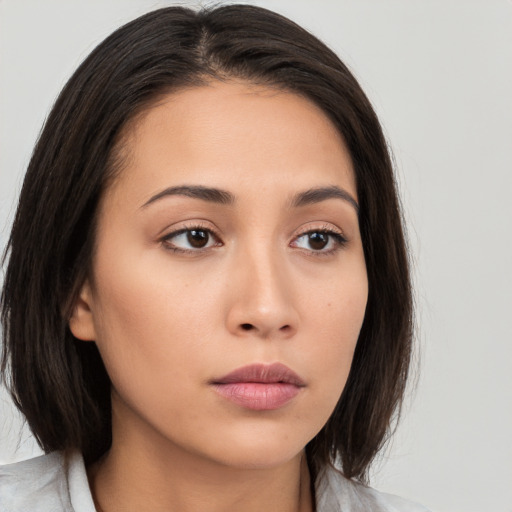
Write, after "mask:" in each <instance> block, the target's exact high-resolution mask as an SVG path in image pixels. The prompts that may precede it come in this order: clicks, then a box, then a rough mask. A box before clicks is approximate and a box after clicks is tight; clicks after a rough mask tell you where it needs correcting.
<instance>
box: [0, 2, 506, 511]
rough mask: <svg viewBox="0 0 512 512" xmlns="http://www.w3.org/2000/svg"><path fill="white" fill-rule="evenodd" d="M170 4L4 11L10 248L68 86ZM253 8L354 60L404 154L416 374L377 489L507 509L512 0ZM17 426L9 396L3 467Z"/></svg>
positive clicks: (31, 448)
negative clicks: (25, 188)
mask: <svg viewBox="0 0 512 512" xmlns="http://www.w3.org/2000/svg"><path fill="white" fill-rule="evenodd" d="M172 3H173V2H170V1H168V2H162V1H160V2H155V1H144V0H109V1H108V2H107V1H91V0H89V1H87V2H85V1H82V2H78V1H70V0H44V1H41V0H34V1H28V0H0V236H1V240H0V246H1V247H3V246H4V245H5V242H6V238H7V236H8V229H9V224H10V221H11V218H12V213H13V209H14V205H15V202H16V197H17V194H18V192H19V188H20V185H21V181H22V176H23V173H24V169H25V167H26V165H27V162H28V159H29V155H30V152H31V149H32V147H33V144H34V142H35V139H36V137H37V134H38V132H39V130H40V127H41V124H42V122H43V121H44V119H45V116H46V114H47V112H48V110H49V108H50V106H51V105H52V103H53V100H54V99H55V97H56V95H57V94H58V92H59V90H60V89H61V87H62V86H63V84H64V82H65V80H66V79H67V78H68V77H69V75H70V74H71V73H72V71H73V70H74V69H75V68H76V66H77V65H78V63H79V62H80V61H81V60H82V59H83V58H84V57H85V56H86V55H87V54H88V53H89V52H90V51H91V50H92V49H93V47H94V46H95V45H96V44H97V43H99V42H100V41H101V40H102V39H103V38H104V37H105V36H107V35H108V34H109V33H110V32H111V31H112V30H113V29H115V28H117V27H118V26H119V25H121V24H122V23H124V22H126V21H128V20H130V19H132V18H134V17H135V16H137V15H139V14H142V13H143V12H146V11H148V10H151V9H153V8H156V7H161V6H165V5H171V4H172ZM180 3H181V4H183V5H187V4H189V5H198V3H199V2H189V3H187V2H180ZM254 3H257V4H260V5H263V6H266V7H269V8H271V9H274V10H277V11H279V12H281V13H283V14H285V15H287V16H289V17H291V18H292V19H294V20H295V21H297V22H299V23H300V24H302V25H304V26H305V27H307V28H309V29H310V30H311V31H312V32H314V33H315V34H316V35H318V36H320V37H321V38H322V39H323V40H324V41H325V42H327V43H328V44H329V45H330V46H331V47H332V48H333V49H334V50H335V51H336V52H337V53H338V54H339V55H340V56H341V57H342V59H344V60H345V62H346V63H347V64H348V65H349V66H350V67H351V69H352V70H353V71H354V73H355V74H356V76H357V77H358V78H359V80H360V82H361V84H362V85H363V87H364V88H365V90H366V91H367V93H368V95H369V97H370V98H371V100H372V101H373V103H374V105H375V107H376V109H377V112H378V114H379V115H380V118H381V120H382V122H383V124H384V127H385V130H386V133H387V135H388V137H389V140H390V142H391V145H392V147H393V149H394V153H395V157H396V164H397V170H398V175H399V181H400V186H401V190H402V195H403V201H404V207H405V211H406V215H407V218H408V223H409V232H410V238H411V247H412V250H413V253H414V259H415V279H416V297H417V305H418V327H419V330H418V351H417V355H416V356H417V357H416V358H417V360H418V361H419V366H420V368H421V373H420V377H419V378H418V384H417V389H416V392H415V393H414V396H413V393H412V391H413V390H412V387H411V389H410V395H411V396H413V398H412V399H410V400H409V402H408V407H407V409H406V413H405V417H404V418H403V421H402V423H401V426H400V428H399V430H398V433H397V435H396V437H395V439H394V441H393V442H392V444H391V445H390V446H389V448H388V450H387V451H386V452H385V453H384V454H383V456H382V457H381V458H380V463H379V464H378V465H377V466H376V468H375V471H374V478H373V480H372V483H373V485H374V486H375V487H377V488H379V489H381V490H386V491H388V492H393V493H396V494H400V495H403V496H406V497H409V498H413V499H414V500H416V501H419V502H422V503H424V504H425V505H427V506H429V507H430V508H432V509H433V510H437V511H438V512H455V511H461V512H462V511H464V512H483V511H486V512H487V511H493V512H511V511H512V440H511V437H512V411H511V409H512V368H511V366H512V364H511V361H512V328H511V320H510V318H511V316H512V292H511V290H512V271H511V264H512V258H511V253H512V221H511V219H512V207H511V191H512V156H511V155H512V2H511V1H510V0H480V1H468V0H459V1H456V0H436V1H433V0H430V1H426V0H425V1H420V0H384V1H380V0H374V1H369V0H359V1H356V0H332V1H311V0H310V1H304V0H303V1H298V0H295V1H293V0H272V1H257V2H254ZM48 293H51V290H49V291H48ZM19 429H20V419H19V417H18V416H17V415H16V414H15V413H14V411H13V410H12V407H11V405H10V402H9V401H8V399H7V397H6V396H5V393H4V394H2V395H0V440H1V447H0V463H2V462H8V461H14V460H19V459H23V458H27V457H29V456H31V455H32V454H34V453H36V452H38V450H37V448H36V446H35V444H34V442H33V440H32V439H31V438H30V436H29V434H28V432H27V430H23V431H22V434H21V442H20V443H18V440H19V435H20V434H19Z"/></svg>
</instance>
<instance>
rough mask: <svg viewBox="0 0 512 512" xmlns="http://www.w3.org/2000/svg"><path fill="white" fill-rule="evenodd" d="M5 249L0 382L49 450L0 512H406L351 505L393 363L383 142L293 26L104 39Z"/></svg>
mask: <svg viewBox="0 0 512 512" xmlns="http://www.w3.org/2000/svg"><path fill="white" fill-rule="evenodd" d="M8 250H9V263H8V267H7V272H6V278H5V285H4V290H3V297H2V313H3V316H2V319H3V327H4V333H5V351H4V354H3V370H4V372H5V371H6V369H7V365H10V367H11V374H10V386H11V389H12V392H13V396H14V399H15V401H16V404H17V405H18V407H19V408H20V410H21V411H22V412H23V414H24V415H25V416H26V418H27V420H28V423H29V425H30V427H31V430H32V432H33V433H34V435H35V436H36V438H37V440H38V441H39V443H40V445H41V447H42V448H43V449H44V450H45V452H46V453H47V455H45V456H43V457H40V458H37V459H33V460H31V461H26V462H22V463H18V464H14V465H10V466H5V467H3V468H2V469H1V472H0V488H1V489H2V493H1V495H2V498H1V499H2V500H3V502H2V501H0V505H2V507H1V508H2V510H4V509H5V510H74V511H76V512H86V511H87V512H92V511H94V510H98V511H104V512H109V511H115V510H123V511H130V510H137V511H144V510H152V511H158V510H173V511H174V510H175V511H180V510H223V511H229V510H244V511H251V510H279V511H297V510H300V511H312V510H317V511H330V510H343V511H359V510H376V511H391V510H424V509H423V508H421V507H418V506H416V505H413V504H411V503H408V502H405V501H403V500H401V499H400V498H396V497H392V496H388V495H383V494H379V493H378V492H376V491H374V490H372V489H371V488H369V487H366V486H365V485H364V483H365V482H366V481H367V475H368V469H369V466H370V463H371V461H372V460H373V458H374V457H375V455H376V453H377V452H378V450H379V449H380V448H381V446H382V444H383V442H384V441H385V439H386V436H387V434H388V431H389V427H390V421H391V419H392V417H393V414H394V413H396V412H397V409H398V410H399V406H400V402H401V399H402V395H403V391H404V387H405V382H406V377H407V372H408V365H409V358H410V352H411V316H412V306H411V290H410V281H409V275H408V262H407V253H406V247H405V242H404V236H403V231H402V225H401V217H400V211H399V208H398V200H397V195H396V191H395V185H394V178H393V172H392V167H391V163H390V159H389V155H388V152H387V148H386V143H385V140H384V137H383V135H382V131H381V128H380V125H379V123H378V120H377V119H376V117H375V114H374V112H373V110H372V107H371V105H370V104H369V102H368V100H367V98H366V97H365V95H364V93H363V92H362V90H361V89H360V87H359V85H358V84H357V82H356V81H355V79H354V78H353V76H352V75H351V74H350V72H349V71H348V70H347V68H346V67H345V66H344V65H343V64H342V63H341V62H340V60H339V59H338V58H337V57H336V56H335V55H334V54H333V53H332V52H331V51H330V50H329V49H327V48H326V47H325V45H323V44H322V43H321V42H319V41H318V40H317V39H316V38H314V37H313V36H311V35H310V34H308V33H307V32H305V31H304V30H303V29H301V28H300V27H298V26H297V25H295V24H294V23H292V22H290V21H289V20H286V19H285V18H283V17H281V16H279V15H277V14H274V13H272V12H270V11H267V10H264V9H261V8H256V7H251V6H225V7H219V8H216V9H206V10H202V11H200V12H194V11H192V10H189V9H184V8H176V7H171V8H166V9H161V10H158V11H155V12H152V13H149V14H147V15H145V16H142V17H141V18H139V19H137V20H135V21H133V22H131V23H129V24H127V25H126V26H124V27H122V28H121V29H119V30H118V31H116V32H115V33H114V34H112V35H111V36H110V37H109V38H107V39H106V40H105V41H104V42H103V43H102V44H100V45H99V46H98V47H97V48H96V49H95V50H94V51H93V52H92V54H91V55H90V56H89V57H88V58H87V59H86V60H85V61H84V63H83V64H82V65H81V66H80V67H79V69H78V70H77V71H76V73H75V74H74V75H73V77H72V78H71V79H70V81H69V82H68V84H67V85H66V87H65V88H64V90H63V91H62V93H61V95H60V97H59V98H58V100H57V102H56V104H55V106H54V108H53V110H52V112H51V114H50V116H49V118H48V121H47V123H46V126H45V128H44V130H43V132H42V134H41V137H40V139H39V141H38V143H37V146H36V148H35V150H34V154H33V157H32V160H31V163H30V165H29V169H28V171H27V175H26V178H25V183H24V186H23V190H22V194H21V197H20V203H19V207H18V211H17V214H16V218H15V221H14V225H13V229H12V233H11V238H10V241H9V246H8ZM336 468H337V469H336Z"/></svg>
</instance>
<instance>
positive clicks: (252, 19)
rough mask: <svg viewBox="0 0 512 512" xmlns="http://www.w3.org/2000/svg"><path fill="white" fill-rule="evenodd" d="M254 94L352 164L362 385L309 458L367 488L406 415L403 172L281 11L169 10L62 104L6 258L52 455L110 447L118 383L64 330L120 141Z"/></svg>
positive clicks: (10, 339)
mask: <svg viewBox="0 0 512 512" xmlns="http://www.w3.org/2000/svg"><path fill="white" fill-rule="evenodd" d="M233 78H235V79H243V80H246V81H250V82H254V83H259V84H267V85H269V86H272V87H278V88H281V89H284V90H288V91H292V92H295V93H298V94H301V95H303V96H305V97H307V98H309V99H310V100H312V101H313V102H314V103H316V104H317V105H318V106H319V107H320V108H321V109H322V110H323V111H324V112H325V114H326V115H327V116H328V117H329V118H330V119H331V120H332V121H333V122H334V124H335V125H336V127H337V128H338V130H339V132H340V133H341V134H342V136H343V138H344V140H345V142H346V144H347V147H348V149H349V151H350V155H351V158H352V162H353V166H354V169H355V174H356V181H357V195H358V198H359V203H360V212H359V223H360V230H361V235H362V240H363V247H364V254H365V258H366V265H367V272H368V280H369V297H368V303H367V308H366V314H365V318H364V322H363V326H362V330H361V333H360V337H359V340H358V343H357V347H356V351H355V355H354V360H353V363H352V368H351V372H350V375H349V378H348V381H347V384H346V387H345V389H344V391H343V394H342V396H341V398H340V400H339V403H338V404H337V406H336V408H335V410H334V412H333V414H332V416H331V418H330V419H329V421H328V422H327V424H326V425H325V426H324V428H323V429H322V430H321V431H320V433H319V434H318V435H317V436H316V437H315V438H314V439H313V440H312V441H311V442H310V443H309V444H308V446H307V453H308V458H309V462H310V465H311V467H312V468H313V469H314V470H315V471H318V470H319V469H320V468H321V467H322V466H324V465H326V464H329V463H331V462H332V461H333V460H335V459H336V460H338V461H340V462H341V464H342V466H343V471H344V474H345V475H346V476H347V477H349V478H357V479H360V480H365V478H366V477H367V472H368V468H369V465H370V462H371V461H372V460H373V458H374V457H375V455H376V453H377V452H378V450H379V449H380V448H381V446H382V444H383V442H384V441H385V439H386V437H387V435H388V433H389V429H390V425H391V423H392V419H393V415H394V414H395V413H397V411H399V406H400V404H401V401H402V397H403V393H404V387H405V382H406V378H407V373H408V367H409V360H410V352H411V334H412V333H411V330H412V328H411V326H412V321H411V317H412V300H411V287H410V278H409V267H408V258H407V251H406V244H405V240H404V234H403V227H402V220H401V215H400V209H399V203H398V199H397V192H396V185H395V181H394V175H393V169H392V164H391V161H390V157H389V154H388V149H387V145H386V141H385V139H384V137H383V134H382V130H381V127H380V125H379V122H378V120H377V117H376V115H375V113H374V111H373V109H372V107H371V105H370V103H369V101H368V99H367V98H366V96H365V95H364V93H363V91H362V90H361V88H360V86H359V85H358V83H357V81H356V80H355V78H354V77H353V76H352V74H351V73H350V72H349V70H348V69H347V67H346V66H345V65H344V64H343V63H342V62H341V61H340V60H339V58H338V57H337V56H336V55H335V54H334V53H333V52H332V51H331V50H329V49H328V48H327V47H326V46H325V45H324V44H323V43H322V42H320V41H319V40H318V39H316V38H315V37H314V36H312V35H311V34H309V33H308V32H307V31H305V30H304V29H302V28H300V27H299V26H297V25H296V24H294V23H293V22H291V21H289V20H287V19H286V18H284V17H282V16H280V15H278V14H275V13H273V12H271V11H268V10H265V9H262V8H258V7H253V6H248V5H231V6H221V7H218V8H213V9H203V10H200V11H198V12H196V11H193V10H190V9H186V8H181V7H169V8H165V9H160V10H157V11H154V12H150V13H148V14H146V15H144V16H142V17H140V18H138V19H136V20H134V21H132V22H130V23H128V24H127V25H125V26H123V27H122V28H120V29H119V30H117V31H116V32H114V33H113V34H112V35H111V36H109V37H108V38H107V39H106V40H105V41H104V42H102V43H101V44H100V45H99V46H98V47H97V48H96V49H95V50H94V51H93V52H92V53H91V54H90V55H89V56H88V57H87V59H86V60H85V61H84V62H83V63H82V64H81V65H80V67H79V68H78V70H77V71H76V72H75V73H74V75H73V76H72V77H71V79H70V80H69V81H68V83H67V84H66V86H65V87H64V89H63V91H62V92H61V94H60V96H59V97H58V99H57V101H56V103H55V105H54V107H53V109H52V111H51V113H50V115H49V117H48V120H47V122H46V124H45V126H44V129H43V131H42V133H41V135H40V138H39V140H38V142H37V145H36V147H35V149H34V153H33V155H32V159H31V161H30V164H29V167H28V170H27V174H26V177H25V181H24V184H23V189H22V192H21V196H20V200H19V206H18V209H17V212H16V216H15V220H14V225H13V228H12V232H11V236H10V239H9V242H8V246H7V250H6V254H5V258H6V259H7V258H8V265H7V269H6V274H5V283H4V288H3V292H2V325H3V329H4V337H5V343H4V350H3V357H2V370H3V373H4V379H5V380H6V381H7V384H8V385H9V386H10V389H11V392H12V395H13V398H14V401H15V403H16V405H17V406H18V407H19V409H20V410H21V411H22V412H23V414H24V415H25V417H26V418H27V420H28V424H29V425H30V428H31V430H32V432H33V433H34V435H35V437H36V439H37V440H38V442H39V444H40V445H41V447H42V448H43V449H44V450H45V451H47V452H49V451H52V450H71V449H79V450H81V451H82V453H83V454H84V457H85V460H86V463H90V462H93V461H95V460H96V459H97V458H98V457H99V456H101V455H102V454H103V453H104V452H105V451H106V450H108V448H109V446H110V443H111V424H110V413H111V411H110V381H109V378H108V375H107V373H106V371H105V368H104V366H103V363H102V361H101V358H100V357H99V354H98V351H97V349H96V347H95V345H94V343H83V342H80V341H79V340H76V339H75V338H74V337H73V335H72V334H71V332H70V330H69V328H68V320H69V316H70V312H71V308H72V304H73V303H74V301H75V299H76V297H77V293H78V290H79V289H80V287H81V285H82V284H83V282H84V279H85V278H86V277H87V274H88V272H89V270H90V265H91V254H92V248H93V244H94V235H95V219H96V212H97V205H98V201H99V199H100V197H101V195H102V193H103V191H104V190H105V187H106V186H107V184H108V180H109V179H111V178H112V175H113V173H115V172H117V171H118V170H119V169H118V166H117V165H116V159H115V155H116V151H115V150H116V149H117V148H118V147H119V143H120V135H121V132H122V129H123V127H125V126H126V125H127V123H128V122H129V121H130V120H132V119H134V117H135V116H136V115H137V114H138V113H139V112H142V111H144V109H146V108H148V106H149V105H150V104H151V102H154V101H155V100H156V99H157V98H158V97H160V96H161V95H162V94H166V93H169V92H172V91H174V90H177V89H179V88H184V87H192V86H197V85H200V84H202V83H206V82H207V81H210V80H229V79H233Z"/></svg>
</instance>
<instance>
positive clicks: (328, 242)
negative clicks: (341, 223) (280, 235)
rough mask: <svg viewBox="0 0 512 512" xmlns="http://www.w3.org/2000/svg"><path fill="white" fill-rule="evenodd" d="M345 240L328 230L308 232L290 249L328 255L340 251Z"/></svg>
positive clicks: (295, 241)
mask: <svg viewBox="0 0 512 512" xmlns="http://www.w3.org/2000/svg"><path fill="white" fill-rule="evenodd" d="M346 243H347V240H346V238H345V237H344V236H342V235H341V234H340V233H336V232H335V231H330V230H322V231H308V232H307V233H303V234H302V235H300V236H299V237H297V238H296V239H295V240H294V241H293V242H292V244H291V245H292V247H297V248H299V249H306V250H308V251H310V252H311V253H317V254H329V253H333V252H336V250H337V249H341V247H343V246H344V245H345V244H346Z"/></svg>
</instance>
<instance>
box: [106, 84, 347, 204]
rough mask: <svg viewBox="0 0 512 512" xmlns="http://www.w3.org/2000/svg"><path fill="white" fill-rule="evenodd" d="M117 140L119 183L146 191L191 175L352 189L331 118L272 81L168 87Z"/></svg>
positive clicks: (224, 182)
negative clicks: (121, 139) (120, 158)
mask: <svg viewBox="0 0 512 512" xmlns="http://www.w3.org/2000/svg"><path fill="white" fill-rule="evenodd" d="M122 146H123V152H124V153H125V155H124V156H125V158H124V161H125V162H126V165H125V166H124V168H123V170H122V172H121V176H120V178H121V180H120V181H121V184H122V183H123V182H125V183H126V182H130V183H131V184H132V185H133V186H134V187H135V188H136V189H137V190H138V192H139V193H140V194H141V195H142V194H144V193H145V194H147V195H148V197H149V195H150V194H151V193H154V192H155V191H156V190H157V189H158V188H159V187H166V186H169V185H172V184H185V183H191V182H194V183H200V184H201V185H205V186H216V187H221V188H225V189H231V188H232V187H237V186H238V187H242V188H243V186H244V185H245V186H246V187H248V188H250V189H252V188H254V187H259V189H260V190H264V189H265V188H266V187H268V186H270V185H271V186H277V185H279V186H281V187H283V188H286V187H288V188H290V187H292V188H293V186H294V185H295V184H297V187H299V188H305V187H312V186H316V185H318V183H319V182H321V183H322V185H338V186H339V185H341V186H343V187H344V188H345V189H347V190H348V191H349V192H350V193H351V194H353V196H354V197H356V186H355V178H354V173H353V168H352V162H351V158H350V155H349V153H348V150H347V148H346V146H345V143H344V141H343V138H342V136H341V135H340V133H339V131H338V130H337V129H336V127H335V126H334V124H333V123H332V121H331V120H330V119H329V118H328V117H327V116H326V115H325V114H324V112H323V111H322V110H321V109H320V108H319V107H318V106H317V105H315V104H314V103H313V102H312V101H310V100H308V99H306V98H304V97H302V96H300V95H298V94H295V93H292V92H288V91H283V90H279V89H276V88H270V87H265V86H261V85H254V84H248V83H245V82H217V81H215V82H211V83H209V84H207V85H203V86H198V87H194V88H188V89H184V90H181V91H178V92H175V93H171V94H169V95H167V96H164V97H162V98H160V99H159V100H158V102H157V103H155V104H154V105H153V106H152V107H151V108H149V109H147V110H146V111H145V112H143V114H142V115H141V116H138V118H137V119H136V121H135V122H133V123H131V124H130V126H129V128H128V129H127V130H126V133H125V136H124V143H123V145H122ZM114 188H115V186H114Z"/></svg>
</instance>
